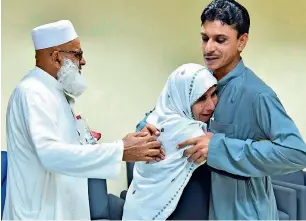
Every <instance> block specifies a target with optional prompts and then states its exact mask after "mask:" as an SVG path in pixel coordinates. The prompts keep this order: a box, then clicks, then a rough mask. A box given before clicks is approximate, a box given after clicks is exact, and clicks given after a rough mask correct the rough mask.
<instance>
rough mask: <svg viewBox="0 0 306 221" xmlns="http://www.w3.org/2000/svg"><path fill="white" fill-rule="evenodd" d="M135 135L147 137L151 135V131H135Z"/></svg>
mask: <svg viewBox="0 0 306 221" xmlns="http://www.w3.org/2000/svg"><path fill="white" fill-rule="evenodd" d="M133 135H134V136H135V137H146V136H148V135H149V133H148V132H136V133H133Z"/></svg>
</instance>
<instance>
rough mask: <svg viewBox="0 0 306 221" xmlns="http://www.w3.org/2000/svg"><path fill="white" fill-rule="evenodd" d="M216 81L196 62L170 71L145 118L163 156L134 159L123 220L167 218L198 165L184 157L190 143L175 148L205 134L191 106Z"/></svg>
mask: <svg viewBox="0 0 306 221" xmlns="http://www.w3.org/2000/svg"><path fill="white" fill-rule="evenodd" d="M216 84H217V80H216V79H215V78H214V77H213V75H212V74H211V73H210V72H209V70H208V69H206V68H205V67H203V66H201V65H198V64H185V65H182V66H181V67H179V68H178V69H176V70H175V71H174V72H173V73H172V74H171V75H170V77H169V78H168V81H167V83H166V85H165V87H164V89H163V91H162V93H161V95H160V97H159V99H158V101H157V105H156V107H155V110H154V111H153V112H152V113H151V114H150V116H149V117H148V118H147V122H148V123H149V124H152V125H154V126H155V127H156V128H158V129H159V131H161V135H160V136H159V137H158V140H159V141H161V143H162V146H163V147H164V148H165V151H166V159H165V160H163V161H160V162H155V163H149V164H147V163H143V162H137V163H135V166H134V171H133V181H132V183H131V186H130V188H129V189H128V192H127V196H126V202H125V205H124V210H123V220H166V219H167V218H168V217H169V216H170V215H171V213H172V212H173V211H174V210H175V208H176V206H177V203H178V201H179V199H180V196H181V194H182V192H183V190H184V188H185V186H186V185H187V183H188V181H189V179H190V177H191V175H192V173H193V171H194V170H195V169H196V168H197V167H198V166H199V165H197V164H194V163H190V162H188V160H187V158H186V157H183V152H184V150H185V149H187V148H189V147H186V148H184V149H177V148H176V145H177V144H178V143H180V142H182V141H185V140H187V139H190V138H193V137H198V136H202V135H204V131H206V124H205V123H203V122H200V121H196V120H194V119H193V114H192V111H191V106H192V105H193V104H194V103H195V102H196V101H197V100H198V99H199V98H200V97H201V96H202V95H203V94H204V93H205V92H206V91H207V90H208V89H209V88H211V87H212V86H214V85H216ZM203 130H204V131H203ZM190 203H196V202H190Z"/></svg>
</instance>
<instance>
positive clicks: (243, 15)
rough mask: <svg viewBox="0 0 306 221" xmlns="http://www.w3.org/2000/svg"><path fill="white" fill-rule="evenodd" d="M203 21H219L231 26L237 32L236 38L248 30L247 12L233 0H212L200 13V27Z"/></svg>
mask: <svg viewBox="0 0 306 221" xmlns="http://www.w3.org/2000/svg"><path fill="white" fill-rule="evenodd" d="M205 21H220V22H221V23H222V24H227V25H230V26H232V28H234V29H235V30H236V31H237V32H238V38H239V37H240V36H241V35H243V34H245V33H249V29H250V16H249V13H248V10H247V9H246V8H245V7H243V6H242V5H241V4H239V3H238V2H236V1H235V0H213V1H212V2H211V3H209V5H207V6H206V8H204V10H203V12H202V15H201V22H202V23H201V25H203V24H204V22H205Z"/></svg>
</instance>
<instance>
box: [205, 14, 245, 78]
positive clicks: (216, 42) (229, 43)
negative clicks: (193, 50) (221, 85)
mask: <svg viewBox="0 0 306 221" xmlns="http://www.w3.org/2000/svg"><path fill="white" fill-rule="evenodd" d="M201 36H202V51H203V56H204V62H205V64H206V66H207V67H208V68H209V69H211V70H212V71H213V72H214V74H215V75H216V77H217V78H218V80H220V79H221V78H222V77H223V76H225V75H226V74H227V73H228V72H230V71H231V70H232V69H233V68H234V67H235V66H236V64H237V63H238V62H239V60H240V52H241V51H242V50H243V48H244V46H245V44H246V42H247V37H248V35H247V34H243V35H242V36H240V38H238V32H237V31H236V30H235V29H233V28H232V27H231V26H230V25H227V24H222V23H221V22H220V21H218V20H216V21H205V22H204V24H203V25H202V27H201Z"/></svg>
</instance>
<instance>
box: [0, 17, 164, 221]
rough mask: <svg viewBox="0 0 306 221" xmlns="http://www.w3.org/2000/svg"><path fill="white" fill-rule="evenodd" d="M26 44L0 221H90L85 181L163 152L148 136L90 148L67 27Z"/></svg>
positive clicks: (11, 110) (73, 39)
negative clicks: (27, 62)
mask: <svg viewBox="0 0 306 221" xmlns="http://www.w3.org/2000/svg"><path fill="white" fill-rule="evenodd" d="M32 38H33V42H34V46H35V50H36V56H35V58H36V67H35V68H34V69H33V70H31V71H30V72H29V73H28V74H27V75H26V76H25V77H24V78H23V79H22V80H21V82H20V83H19V84H18V86H17V87H16V89H15V90H14V92H13V94H12V95H11V98H10V101H9V105H8V109H7V142H8V147H7V151H8V175H7V195H6V202H5V208H4V216H3V219H4V220H12V219H13V220H15V219H20V220H33V219H34V220H35V219H39V220H64V219H68V220H73V219H78V220H88V219H90V211H89V202H88V184H87V178H104V179H105V178H113V177H116V176H117V175H118V174H119V172H120V167H121V162H122V161H151V160H153V159H160V158H163V157H164V156H163V150H162V149H161V148H160V143H159V142H157V141H156V139H154V138H153V137H151V136H150V135H148V134H147V133H133V134H128V135H127V136H126V137H125V138H123V139H122V140H119V141H117V142H113V143H104V144H89V141H88V137H90V133H87V134H86V131H88V130H85V129H84V126H83V127H80V125H81V124H79V122H80V121H79V120H77V119H76V117H75V115H74V112H73V104H74V98H75V97H77V96H79V95H81V94H82V93H83V92H84V90H85V88H86V84H85V80H84V77H83V75H81V69H82V66H83V65H85V64H86V62H85V59H84V57H83V51H82V49H81V45H80V40H79V39H78V36H77V33H76V32H75V30H74V27H73V25H72V24H71V22H70V21H67V20H63V21H58V22H55V23H50V24H46V25H42V26H39V27H37V28H34V29H33V30H32ZM83 125H84V124H83ZM84 134H85V136H84Z"/></svg>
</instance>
